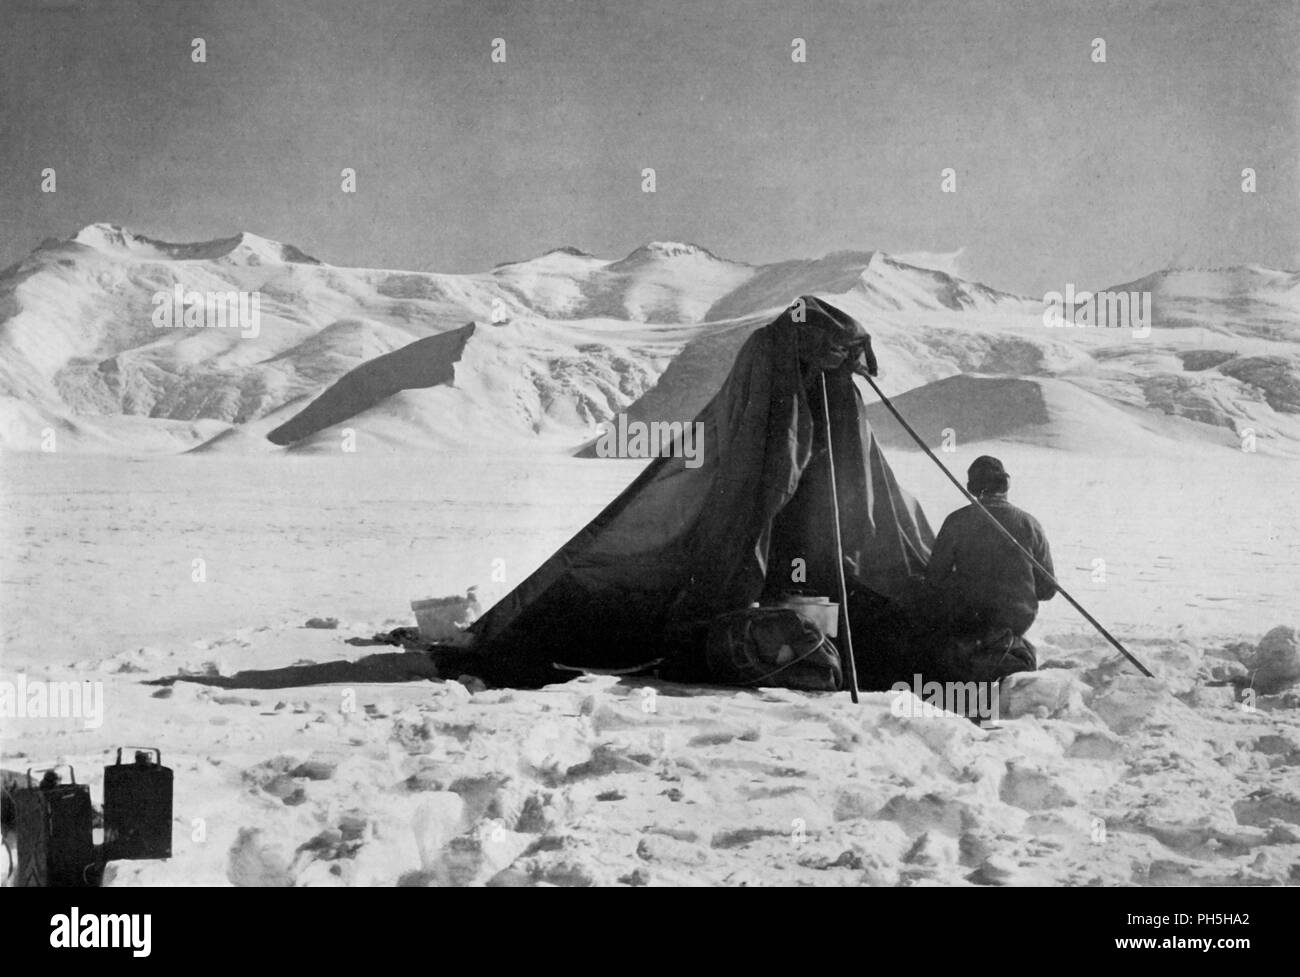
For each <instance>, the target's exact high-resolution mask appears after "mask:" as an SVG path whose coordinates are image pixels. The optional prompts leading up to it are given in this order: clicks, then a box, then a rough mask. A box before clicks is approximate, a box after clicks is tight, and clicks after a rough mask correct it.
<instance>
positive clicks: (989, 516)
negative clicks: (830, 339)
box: [855, 370, 1154, 678]
mask: <svg viewBox="0 0 1300 977" xmlns="http://www.w3.org/2000/svg"><path fill="white" fill-rule="evenodd" d="M855 372H856V373H857V375H858V376H860V377H862V379H864V380H866V381H867V383H869V384H871V389H872V390H874V391H875V392H876V396H878V397H879V398H880V402H881V403H882V404H884V405H885V406H886V407H887V408H889V413H891V414H893V415H894V418H895V420H897V421H898V423H899V424H901V425H903V430H905V431H906V432H907V433H908V434H910V435H911V436H912V440H913V441H915V442H916V443H917V444H919V445H920V446H921V450H922V451H924V452H925V453H926V454H927V455H929V456H930V460H931V461H932V462H934V463H935V464H936V465H938V466H939V470H940V471H942V472H943V473H944V474H945V475H947V476H948V481H950V482H952V484H953V485H956V486H957V491H959V492H960V493H961V494H962V495H964V496H966V498H967V499H968V500H969V501H970V503H971V504H972V505H973V506H975V508H976V509H978V510H979V511H980V512H982V513H984V515H985V517H986V518H987V519H988V521H989V523H990V524H991V525H992V526H993V527H994V528H996V529H997V531H998V532H1000V533H1001V534H1002V535H1003V536H1005V537H1006V538H1007V539H1009V540H1010V541H1011V542H1012V543H1013V544H1014V545H1015V547H1016V549H1018V550H1020V552H1021V553H1023V554H1024V555H1025V556H1026V557H1027V558H1028V559H1029V562H1030V563H1032V564H1033V565H1034V566H1035V567H1036V568H1037V569H1038V572H1039V573H1041V574H1042V575H1043V576H1045V577H1046V578H1047V579H1048V580H1050V581H1052V583H1054V584H1055V585H1056V589H1057V590H1058V591H1060V594H1061V596H1062V597H1064V598H1065V599H1066V600H1068V601H1069V602H1070V604H1071V605H1073V607H1074V609H1075V610H1076V611H1078V612H1079V613H1080V614H1082V615H1083V616H1084V618H1086V619H1087V621H1088V623H1089V624H1091V625H1092V626H1093V627H1094V628H1096V629H1097V630H1098V631H1099V632H1100V633H1101V636H1102V637H1103V638H1105V639H1106V640H1107V641H1109V642H1110V643H1111V644H1112V645H1114V646H1115V647H1116V648H1117V649H1118V650H1119V653H1120V654H1121V655H1123V656H1124V657H1125V658H1127V659H1128V660H1129V661H1131V662H1132V663H1133V664H1134V665H1135V666H1136V667H1137V670H1138V671H1139V672H1141V673H1142V674H1143V675H1145V676H1146V677H1147V678H1153V677H1154V676H1152V674H1151V670H1150V669H1148V668H1147V667H1146V666H1145V665H1143V664H1142V663H1141V662H1140V661H1138V660H1137V659H1136V658H1135V657H1133V655H1131V654H1129V651H1128V649H1127V648H1125V647H1124V646H1123V645H1122V644H1120V643H1119V641H1118V640H1117V639H1116V638H1115V636H1114V635H1113V634H1111V633H1110V632H1109V631H1107V630H1106V629H1105V628H1104V627H1103V626H1102V624H1101V622H1100V621H1098V620H1097V619H1096V618H1095V617H1093V616H1092V615H1091V614H1089V613H1088V612H1087V611H1086V610H1085V609H1084V607H1083V605H1082V604H1080V603H1079V602H1078V601H1077V600H1075V599H1074V598H1073V597H1071V596H1070V593H1069V591H1067V590H1066V589H1065V588H1064V587H1062V586H1061V582H1060V581H1059V580H1057V579H1056V577H1054V576H1052V574H1050V573H1048V572H1047V570H1046V569H1045V568H1044V567H1043V565H1042V564H1041V563H1039V562H1038V561H1037V560H1036V559H1034V554H1032V553H1030V552H1029V550H1027V549H1025V548H1024V547H1023V546H1021V545H1020V540H1018V539H1016V538H1015V537H1014V536H1012V535H1011V534H1010V533H1009V532H1007V530H1006V527H1005V526H1003V525H1002V523H1000V522H998V521H997V519H995V518H994V516H993V513H991V512H989V510H988V509H986V508H984V504H983V503H982V502H980V500H979V499H977V498H975V496H973V495H971V494H970V492H968V491H966V486H964V485H962V483H961V482H959V481H957V479H955V478H954V477H953V474H952V472H950V471H948V468H947V466H945V465H944V463H943V462H942V461H940V460H939V459H938V457H937V456H936V455H935V453H934V452H933V451H931V450H930V446H929V445H927V444H926V443H925V442H924V441H922V440H921V436H920V435H919V434H917V433H916V431H914V430H913V429H912V425H910V424H908V423H907V421H906V420H904V418H903V415H902V414H900V413H899V412H898V408H897V407H895V406H894V405H893V403H892V402H891V401H890V399H889V398H888V397H886V396H885V393H884V391H883V390H881V389H880V388H879V387H878V386H876V381H875V379H873V378H872V376H871V375H870V374H869V373H867V372H866V371H865V370H856V371H855Z"/></svg>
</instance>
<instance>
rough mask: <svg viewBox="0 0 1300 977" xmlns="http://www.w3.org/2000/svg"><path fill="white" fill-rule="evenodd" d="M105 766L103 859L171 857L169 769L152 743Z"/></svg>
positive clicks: (136, 748)
mask: <svg viewBox="0 0 1300 977" xmlns="http://www.w3.org/2000/svg"><path fill="white" fill-rule="evenodd" d="M130 749H132V750H134V751H135V758H134V762H132V763H123V762H122V748H121V747H119V748H118V751H117V762H116V763H115V764H113V765H112V766H110V767H105V768H104V860H105V861H114V860H121V859H133V858H171V857H172V781H173V775H172V771H171V770H170V769H169V768H168V767H164V766H163V765H162V752H161V751H159V750H157V749H155V748H154V747H145V748H138V747H130Z"/></svg>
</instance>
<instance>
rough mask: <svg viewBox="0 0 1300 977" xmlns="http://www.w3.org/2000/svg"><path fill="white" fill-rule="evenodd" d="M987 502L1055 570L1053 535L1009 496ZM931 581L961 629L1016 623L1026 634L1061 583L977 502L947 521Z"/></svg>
mask: <svg viewBox="0 0 1300 977" xmlns="http://www.w3.org/2000/svg"><path fill="white" fill-rule="evenodd" d="M981 501H982V502H983V503H984V507H985V508H986V509H988V511H989V512H990V513H992V514H993V517H994V518H995V519H997V521H998V522H999V523H1001V524H1002V526H1003V528H1005V529H1006V530H1007V531H1008V532H1010V533H1011V535H1012V536H1014V537H1015V538H1016V540H1017V541H1019V543H1020V544H1021V545H1022V546H1023V547H1025V549H1027V550H1028V551H1029V552H1030V553H1032V554H1034V558H1035V559H1036V560H1038V562H1039V563H1041V564H1042V565H1043V567H1044V568H1045V569H1046V570H1047V571H1048V572H1049V573H1055V570H1054V569H1053V568H1052V554H1051V550H1050V549H1049V548H1048V546H1047V536H1046V535H1045V534H1044V533H1043V527H1042V526H1041V525H1039V523H1038V520H1037V519H1035V518H1034V517H1033V516H1031V515H1030V514H1029V513H1027V512H1025V511H1024V510H1022V509H1017V508H1016V507H1015V506H1013V505H1012V504H1011V503H1010V502H1008V501H1007V500H1006V497H1005V496H1001V495H990V496H985V497H984V498H983V499H982V500H981ZM926 582H927V583H928V584H929V586H930V589H931V592H932V593H933V594H935V595H936V597H937V599H938V600H939V601H940V602H941V604H942V612H941V616H942V617H943V619H944V620H945V622H946V623H947V624H948V625H949V626H951V627H953V628H954V629H955V630H959V631H961V630H972V631H974V630H983V629H985V628H1010V629H1011V630H1012V631H1014V632H1015V633H1016V634H1018V635H1020V634H1024V633H1025V631H1026V630H1028V628H1029V625H1031V624H1032V623H1033V622H1034V617H1035V616H1036V615H1037V614H1038V602H1039V601H1040V600H1048V599H1049V598H1050V597H1052V595H1053V594H1055V593H1056V587H1055V585H1053V583H1052V582H1051V581H1050V580H1049V579H1048V578H1047V577H1045V576H1044V575H1043V574H1042V573H1040V572H1039V571H1038V570H1037V569H1035V567H1034V565H1033V564H1032V563H1030V562H1029V560H1027V559H1025V556H1024V554H1023V553H1021V552H1020V551H1019V550H1017V549H1016V548H1015V547H1014V546H1012V545H1011V543H1010V541H1008V540H1007V539H1006V537H1004V536H1003V535H1002V534H1001V533H999V532H998V531H997V530H996V529H995V528H993V526H991V525H990V524H989V521H988V519H987V518H986V517H985V516H984V515H983V514H981V513H980V512H979V511H978V510H977V509H976V507H975V506H973V505H968V506H966V507H965V508H964V509H958V510H957V511H956V512H954V513H952V514H951V515H950V516H948V518H947V519H945V520H944V523H943V527H942V528H941V529H940V530H939V536H938V538H937V539H936V540H935V543H934V551H933V552H932V553H931V554H930V565H929V568H928V570H927V571H926Z"/></svg>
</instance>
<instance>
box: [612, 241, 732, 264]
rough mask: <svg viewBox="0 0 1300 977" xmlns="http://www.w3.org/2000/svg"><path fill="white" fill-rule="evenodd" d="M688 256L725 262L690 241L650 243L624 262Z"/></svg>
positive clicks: (634, 252) (630, 255)
mask: <svg viewBox="0 0 1300 977" xmlns="http://www.w3.org/2000/svg"><path fill="white" fill-rule="evenodd" d="M688 255H703V256H704V257H707V258H712V259H713V260H714V261H723V260H725V259H723V258H719V257H718V256H717V255H716V254H714V253H713V252H712V251H710V250H709V249H708V248H705V247H701V246H700V245H698V244H691V243H690V242H689V241H649V242H647V243H645V244H643V245H641V247H639V248H637V249H636V250H635V251H633V252H632V253H631V254H629V255H628V256H627V257H626V258H624V259H623V260H624V261H631V260H632V259H633V258H637V257H642V258H681V257H685V256H688Z"/></svg>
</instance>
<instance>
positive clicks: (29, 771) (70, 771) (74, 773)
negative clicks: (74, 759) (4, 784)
mask: <svg viewBox="0 0 1300 977" xmlns="http://www.w3.org/2000/svg"><path fill="white" fill-rule="evenodd" d="M60 767H67V768H68V776H69V777H70V778H72V783H73V784H76V782H77V771H76V770H74V769H72V764H70V763H56V764H55V765H54V766H52V767H28V768H27V788H28V789H29V790H30V789H31V787H32V771H33V770H39V771H40V772H41V773H48V772H49V771H51V770H58V769H59V768H60Z"/></svg>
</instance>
